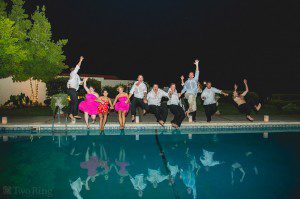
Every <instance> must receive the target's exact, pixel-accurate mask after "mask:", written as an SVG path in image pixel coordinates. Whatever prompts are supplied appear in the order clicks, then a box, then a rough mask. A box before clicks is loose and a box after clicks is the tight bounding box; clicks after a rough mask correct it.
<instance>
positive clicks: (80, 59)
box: [76, 56, 84, 67]
mask: <svg viewBox="0 0 300 199" xmlns="http://www.w3.org/2000/svg"><path fill="white" fill-rule="evenodd" d="M83 60H84V57H83V56H80V58H79V61H78V63H77V65H76V66H79V67H81V63H82V61H83Z"/></svg>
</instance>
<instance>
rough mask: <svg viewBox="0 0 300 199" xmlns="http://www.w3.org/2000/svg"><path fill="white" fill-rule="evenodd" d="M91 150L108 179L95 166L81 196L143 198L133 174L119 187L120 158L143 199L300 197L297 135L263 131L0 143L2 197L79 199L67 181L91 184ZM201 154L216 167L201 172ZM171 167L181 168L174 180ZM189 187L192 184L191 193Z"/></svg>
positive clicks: (45, 138) (25, 139)
mask: <svg viewBox="0 0 300 199" xmlns="http://www.w3.org/2000/svg"><path fill="white" fill-rule="evenodd" d="M88 147H89V149H90V151H89V156H90V157H89V158H91V157H92V156H93V155H96V156H97V158H98V160H106V159H107V160H108V165H109V166H111V167H112V168H111V170H110V171H109V172H108V173H107V175H105V174H103V168H102V167H101V166H99V167H97V170H96V172H97V174H98V176H97V177H96V178H95V181H94V182H92V181H91V180H90V181H89V183H88V184H89V189H90V190H86V187H85V185H83V186H82V190H81V191H80V195H81V197H82V198H123V199H127V198H128V199H129V198H139V196H138V191H137V190H135V189H134V187H133V184H132V182H131V181H130V177H129V176H125V177H123V179H124V180H123V182H122V183H120V178H121V177H120V176H119V175H118V174H117V172H116V168H117V169H119V167H118V166H117V165H116V163H115V160H118V159H119V158H120V160H122V161H124V162H128V163H129V164H130V165H129V166H127V167H126V172H125V174H130V176H132V177H134V176H136V175H138V174H143V175H144V183H146V188H145V189H144V190H143V195H142V198H249V199H250V198H297V196H298V194H299V193H300V190H299V188H300V180H299V179H300V171H299V168H300V167H299V166H300V160H299V152H300V150H299V149H300V134H299V133H295V132H294V133H286V132H285V133H270V134H269V137H268V138H267V139H266V138H263V135H262V134H261V133H257V134H255V133H250V134H248V133H242V134H237V133H235V134H207V135H201V134H198V135H196V134H192V137H189V136H188V135H187V134H177V135H161V134H158V135H155V134H153V135H140V136H139V139H138V140H136V137H135V136H134V135H132V136H130V135H129V136H128V135H117V136H113V135H101V136H99V135H96V136H86V135H85V136H76V137H75V136H73V137H72V136H67V137H66V136H59V137H58V136H55V137H52V136H43V137H34V138H33V139H32V140H31V139H30V137H14V138H12V137H10V138H9V140H8V141H7V142H2V143H1V144H0V186H1V187H2V190H1V195H0V196H1V198H76V197H75V196H74V194H73V191H72V189H71V186H70V181H71V182H74V181H75V180H76V179H78V178H79V177H80V178H81V180H82V181H83V182H84V181H85V180H86V178H87V176H88V172H87V169H85V168H82V167H81V165H80V164H81V163H82V162H85V161H86V160H85V158H86V151H87V148H88ZM203 149H204V150H206V151H209V152H214V155H213V157H212V161H211V162H214V163H219V164H217V165H215V166H204V165H203V164H202V163H201V161H200V157H201V156H203ZM105 153H106V157H105V155H104V154H105ZM194 157H195V159H194ZM193 160H194V163H195V164H194V166H192V164H191V161H193ZM167 163H169V164H171V165H177V166H178V168H179V169H180V170H181V172H179V173H177V175H176V176H175V178H174V180H171V178H170V170H169V169H168V167H167ZM195 165H196V166H195ZM232 165H233V166H232ZM233 167H236V169H235V170H234V169H233ZM148 169H154V170H160V174H159V175H158V178H161V179H163V181H162V182H159V183H158V185H157V188H154V186H153V184H152V183H151V182H149V181H148V180H147V177H149V175H148ZM242 171H243V172H244V173H245V176H244V178H243V179H242V174H243V172H242ZM180 176H181V177H180ZM184 182H189V183H190V184H191V185H190V186H191V193H190V194H189V192H188V187H187V186H186V185H185V184H184ZM193 184H194V185H193Z"/></svg>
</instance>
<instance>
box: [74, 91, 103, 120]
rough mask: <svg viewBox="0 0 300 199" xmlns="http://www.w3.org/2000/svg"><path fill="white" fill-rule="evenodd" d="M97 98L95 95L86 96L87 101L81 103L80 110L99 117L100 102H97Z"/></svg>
mask: <svg viewBox="0 0 300 199" xmlns="http://www.w3.org/2000/svg"><path fill="white" fill-rule="evenodd" d="M96 99H97V97H96V96H95V95H94V94H86V96H85V100H84V101H82V102H80V104H79V107H78V108H79V110H81V111H82V112H84V113H88V114H89V115H98V113H99V111H98V106H99V102H95V100H96Z"/></svg>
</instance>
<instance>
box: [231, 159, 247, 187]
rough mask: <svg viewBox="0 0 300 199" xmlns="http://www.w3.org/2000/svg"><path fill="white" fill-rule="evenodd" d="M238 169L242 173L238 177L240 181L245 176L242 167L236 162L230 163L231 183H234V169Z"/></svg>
mask: <svg viewBox="0 0 300 199" xmlns="http://www.w3.org/2000/svg"><path fill="white" fill-rule="evenodd" d="M236 169H238V170H239V171H240V172H241V173H242V177H241V178H240V182H243V180H244V177H245V174H246V173H245V171H244V169H243V167H242V165H241V164H240V163H238V162H235V163H233V164H232V165H231V184H232V185H233V184H234V172H235V170H236Z"/></svg>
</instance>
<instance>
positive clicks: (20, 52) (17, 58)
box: [0, 0, 67, 102]
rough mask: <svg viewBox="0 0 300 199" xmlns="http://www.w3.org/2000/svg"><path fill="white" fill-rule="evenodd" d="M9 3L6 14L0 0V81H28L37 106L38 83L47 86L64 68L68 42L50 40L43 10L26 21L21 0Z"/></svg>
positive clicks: (48, 27) (44, 10) (4, 6)
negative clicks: (9, 7) (64, 50)
mask: <svg viewBox="0 0 300 199" xmlns="http://www.w3.org/2000/svg"><path fill="white" fill-rule="evenodd" d="M11 1H12V9H11V11H10V12H8V13H6V4H5V2H4V1H2V0H0V17H1V18H0V19H1V24H0V25H1V27H0V28H1V29H0V31H1V32H0V42H1V43H0V45H1V48H0V77H2V78H3V77H8V76H12V77H13V80H14V81H26V80H28V79H29V80H30V86H31V92H32V96H31V98H32V101H33V102H37V96H38V83H39V81H44V82H47V81H49V80H50V79H52V78H54V77H56V76H57V75H58V74H60V73H61V71H62V70H63V69H65V68H67V67H66V65H65V64H64V61H65V56H64V52H63V47H64V46H65V45H66V44H67V40H58V41H57V42H55V41H53V40H52V32H51V24H50V22H49V21H48V19H47V17H46V14H45V12H46V9H45V7H44V6H43V7H42V8H40V7H37V9H36V10H35V12H34V13H33V15H32V16H30V17H29V16H28V15H27V14H26V13H25V10H24V8H23V6H24V1H23V0H11ZM8 18H9V19H8Z"/></svg>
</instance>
